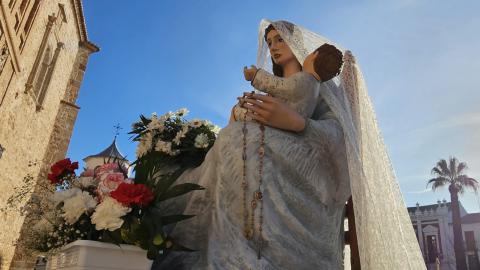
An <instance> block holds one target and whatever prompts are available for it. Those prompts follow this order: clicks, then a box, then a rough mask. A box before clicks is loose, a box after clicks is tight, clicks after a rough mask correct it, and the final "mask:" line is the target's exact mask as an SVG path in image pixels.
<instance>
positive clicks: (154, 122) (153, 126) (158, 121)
mask: <svg viewBox="0 0 480 270" xmlns="http://www.w3.org/2000/svg"><path fill="white" fill-rule="evenodd" d="M164 128H165V120H164V118H163V117H160V118H158V117H157V116H155V115H152V119H151V121H150V123H149V124H148V125H147V130H159V131H163V129H164Z"/></svg>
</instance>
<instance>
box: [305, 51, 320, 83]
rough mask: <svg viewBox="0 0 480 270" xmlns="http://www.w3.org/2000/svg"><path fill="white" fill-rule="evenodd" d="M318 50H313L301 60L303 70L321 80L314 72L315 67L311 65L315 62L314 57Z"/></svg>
mask: <svg viewBox="0 0 480 270" xmlns="http://www.w3.org/2000/svg"><path fill="white" fill-rule="evenodd" d="M317 54H318V52H317V51H315V52H313V53H311V54H309V55H308V56H307V58H305V61H303V71H304V72H307V73H310V74H312V75H313V77H315V79H317V80H318V81H321V78H320V76H318V74H317V73H316V72H315V68H314V67H313V63H315V58H316V57H317Z"/></svg>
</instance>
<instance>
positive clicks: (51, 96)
mask: <svg viewBox="0 0 480 270" xmlns="http://www.w3.org/2000/svg"><path fill="white" fill-rule="evenodd" d="M98 50H99V48H98V47H97V46H95V45H94V44H93V43H91V42H89V40H88V37H87V31H86V26H85V19H84V14H83V10H82V3H81V0H0V190H1V192H0V209H2V208H3V209H7V210H4V211H3V212H0V260H1V263H0V269H20V268H19V267H21V265H22V263H21V262H25V261H28V255H30V254H24V252H22V248H21V242H22V236H23V235H25V233H26V232H28V230H29V228H27V226H26V225H25V217H24V216H21V215H20V214H19V212H18V211H15V210H8V208H6V205H7V200H8V198H10V197H11V196H12V194H15V193H17V192H18V190H19V187H20V186H21V185H22V183H23V179H24V177H25V176H26V175H27V174H29V175H31V176H32V177H33V178H32V179H33V183H32V184H31V186H33V187H35V188H34V189H35V192H36V193H40V192H39V191H38V190H40V189H39V188H38V187H39V183H41V182H42V181H46V179H45V178H46V173H47V170H48V169H49V166H50V164H52V163H53V162H55V161H57V160H59V159H62V158H63V157H64V156H65V153H66V151H67V147H68V144H69V141H70V137H71V133H72V129H73V125H74V123H75V119H76V117H77V113H78V110H79V109H80V108H79V107H78V106H77V105H76V104H75V102H76V99H77V96H78V91H79V88H80V85H81V83H82V80H83V76H84V72H85V69H86V65H87V61H88V58H89V56H90V54H91V53H93V52H97V51H98ZM29 194H30V193H28V194H27V199H28V198H30V195H29ZM24 201H25V202H26V200H24ZM27 266H28V265H24V267H27ZM29 268H30V269H31V268H32V267H29Z"/></svg>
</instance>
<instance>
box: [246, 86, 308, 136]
mask: <svg viewBox="0 0 480 270" xmlns="http://www.w3.org/2000/svg"><path fill="white" fill-rule="evenodd" d="M244 95H245V96H246V97H245V98H242V97H238V99H239V100H240V104H241V106H242V107H243V108H246V109H249V110H250V111H249V112H248V113H247V116H250V117H251V118H253V119H255V120H257V121H258V122H260V123H263V124H265V125H267V126H271V127H274V128H278V129H283V130H288V131H294V132H300V131H302V130H303V129H304V127H305V119H304V118H303V117H302V116H301V115H300V114H299V113H298V112H297V111H295V110H294V109H292V108H290V107H289V106H288V105H287V104H285V103H284V102H282V101H280V100H279V99H277V98H275V97H272V96H266V95H259V94H252V93H249V92H245V93H244Z"/></svg>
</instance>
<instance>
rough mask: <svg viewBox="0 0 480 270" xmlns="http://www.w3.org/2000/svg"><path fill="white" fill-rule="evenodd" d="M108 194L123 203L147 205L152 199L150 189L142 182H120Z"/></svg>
mask: <svg viewBox="0 0 480 270" xmlns="http://www.w3.org/2000/svg"><path fill="white" fill-rule="evenodd" d="M110 196H111V197H112V198H114V199H115V200H117V201H118V202H120V203H122V204H124V205H128V206H130V205H132V204H136V205H140V206H147V205H149V204H150V203H151V202H152V201H153V198H154V196H153V193H152V191H151V190H150V189H149V188H148V187H147V186H145V185H144V184H128V183H121V184H120V185H119V186H118V187H117V189H115V190H114V191H112V192H110Z"/></svg>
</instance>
